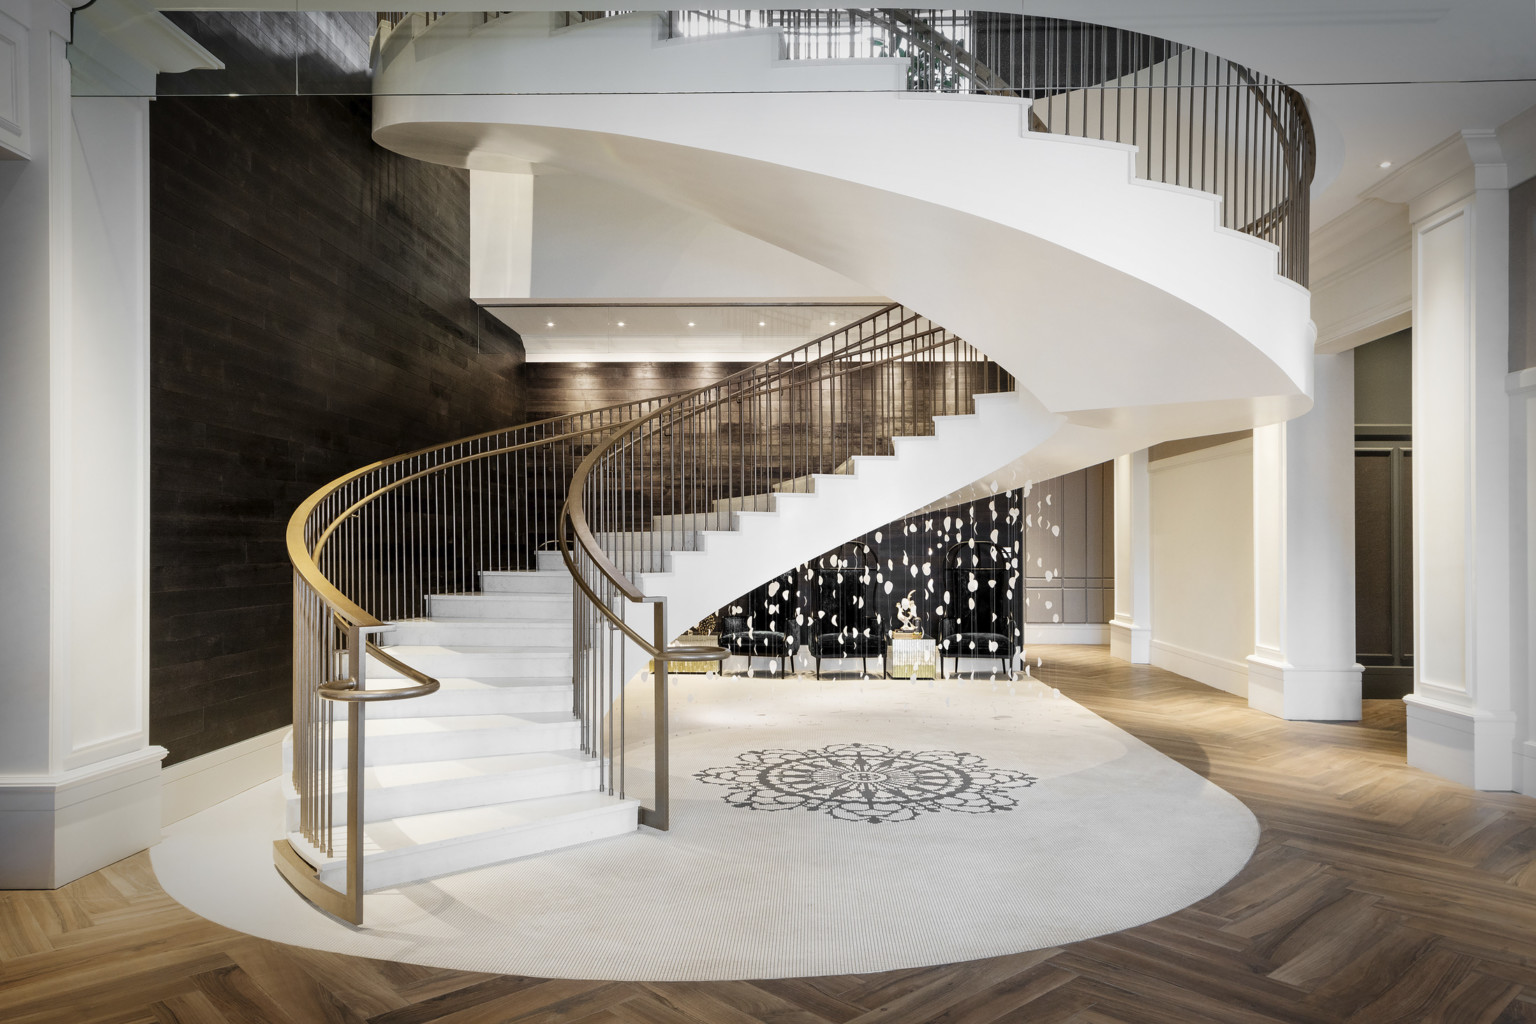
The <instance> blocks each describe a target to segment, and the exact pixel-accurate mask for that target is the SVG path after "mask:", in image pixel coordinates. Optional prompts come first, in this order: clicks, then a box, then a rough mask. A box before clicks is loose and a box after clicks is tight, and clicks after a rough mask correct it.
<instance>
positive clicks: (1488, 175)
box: [1461, 128, 1509, 189]
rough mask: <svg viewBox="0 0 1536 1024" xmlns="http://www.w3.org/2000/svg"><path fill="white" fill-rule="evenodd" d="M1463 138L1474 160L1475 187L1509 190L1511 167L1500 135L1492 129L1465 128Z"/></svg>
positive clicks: (1469, 154) (1462, 133)
mask: <svg viewBox="0 0 1536 1024" xmlns="http://www.w3.org/2000/svg"><path fill="white" fill-rule="evenodd" d="M1461 138H1462V141H1463V142H1465V143H1466V144H1467V155H1468V156H1469V157H1470V158H1471V160H1472V175H1473V181H1474V185H1475V187H1476V188H1480V189H1483V188H1509V165H1508V164H1507V163H1506V162H1505V160H1504V147H1503V146H1502V145H1500V144H1499V133H1498V132H1496V131H1494V130H1493V129H1492V128H1463V129H1462V132H1461Z"/></svg>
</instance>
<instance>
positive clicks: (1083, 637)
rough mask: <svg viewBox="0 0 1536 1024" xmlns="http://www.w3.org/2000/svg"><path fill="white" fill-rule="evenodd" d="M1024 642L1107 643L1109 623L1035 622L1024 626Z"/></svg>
mask: <svg viewBox="0 0 1536 1024" xmlns="http://www.w3.org/2000/svg"><path fill="white" fill-rule="evenodd" d="M1024 642H1025V643H1026V644H1100V645H1102V644H1107V643H1109V625H1108V623H1104V622H1036V623H1026V624H1025V626H1024Z"/></svg>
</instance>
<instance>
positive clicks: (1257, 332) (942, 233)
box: [374, 15, 1315, 479]
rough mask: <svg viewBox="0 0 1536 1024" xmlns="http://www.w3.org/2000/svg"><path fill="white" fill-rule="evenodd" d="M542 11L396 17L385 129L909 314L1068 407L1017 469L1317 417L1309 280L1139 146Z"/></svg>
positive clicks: (729, 40) (840, 71)
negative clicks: (1153, 168)
mask: <svg viewBox="0 0 1536 1024" xmlns="http://www.w3.org/2000/svg"><path fill="white" fill-rule="evenodd" d="M539 17H540V16H536V15H526V16H516V17H513V18H510V19H509V18H507V17H503V18H501V19H498V21H496V22H493V23H491V24H487V25H485V26H484V27H483V28H474V29H471V30H461V29H460V28H459V27H456V26H455V24H454V23H452V22H448V23H446V24H445V23H444V22H443V21H441V20H440V21H439V22H436V23H434V24H433V26H432V27H431V28H429V29H427V30H426V31H425V32H424V33H423V34H422V35H421V37H420V38H411V37H410V34H411V32H414V31H415V28H414V27H413V28H411V29H410V30H409V31H403V30H401V29H397V30H396V34H392V35H391V36H390V37H389V38H387V39H386V40H385V42H384V44H383V46H382V47H381V51H380V58H379V65H378V68H377V70H376V75H375V103H374V138H375V140H376V141H377V142H379V143H380V144H381V145H383V146H385V147H387V148H390V149H393V150H395V151H397V152H400V153H404V154H406V155H409V156H413V157H417V158H419V159H424V160H430V161H434V162H438V163H444V164H448V165H452V166H459V167H472V168H475V169H482V170H504V171H509V172H525V173H526V172H528V171H530V170H533V169H538V168H544V167H548V168H558V169H560V170H563V171H568V172H573V173H577V174H582V175H587V176H591V177H595V178H600V179H605V180H610V181H614V182H618V183H621V184H623V185H624V186H626V187H629V188H633V189H637V190H639V191H643V192H646V193H648V194H650V195H652V196H655V197H657V198H659V199H661V200H663V201H665V202H669V203H672V204H674V205H676V206H679V207H682V208H684V209H687V210H690V211H692V212H694V213H697V214H700V215H702V216H705V217H709V218H711V219H714V220H717V221H719V222H720V223H723V224H725V225H727V226H729V227H731V228H733V229H735V230H738V231H741V232H744V233H746V234H749V235H752V236H754V237H757V238H760V239H762V240H764V241H767V242H770V243H772V244H774V245H777V246H779V247H781V248H784V249H786V250H789V251H791V252H794V253H796V254H798V255H800V256H802V257H805V258H807V259H810V260H812V261H814V262H816V263H820V264H822V265H824V266H826V267H828V268H830V269H832V270H834V271H836V272H838V273H840V274H842V275H844V276H846V277H848V278H851V279H853V280H855V281H858V282H860V283H861V284H863V285H865V286H866V287H867V289H868V291H869V293H870V294H883V295H887V296H890V297H891V298H893V299H894V300H896V301H898V302H901V303H903V304H904V305H906V306H908V307H909V308H912V309H915V310H918V311H920V312H922V313H923V315H925V316H928V317H931V318H932V319H933V320H934V321H935V322H937V323H940V324H943V325H944V326H945V327H946V328H947V329H949V330H951V331H953V332H955V333H956V334H958V335H959V336H960V337H962V338H964V339H965V340H966V341H968V342H969V343H971V344H973V345H975V346H976V347H977V348H979V349H981V350H982V351H984V352H986V353H987V354H988V355H989V356H990V357H992V358H993V359H995V360H996V361H997V362H999V363H1001V364H1002V365H1003V366H1004V367H1005V368H1007V369H1008V370H1009V371H1010V372H1011V373H1013V374H1014V376H1015V377H1016V378H1017V379H1018V380H1019V382H1020V386H1021V387H1023V388H1027V389H1028V391H1029V393H1030V394H1031V395H1032V396H1033V397H1034V398H1035V399H1037V400H1038V401H1039V403H1040V405H1041V406H1042V407H1043V408H1044V409H1046V410H1047V411H1049V412H1052V413H1056V414H1059V415H1060V416H1061V417H1062V425H1061V428H1060V429H1058V430H1056V431H1055V432H1053V433H1052V434H1051V435H1050V436H1049V437H1048V438H1046V439H1044V440H1043V441H1042V443H1041V444H1040V445H1039V446H1038V447H1037V448H1036V449H1035V450H1034V451H1032V452H1030V453H1028V455H1027V456H1026V457H1024V458H1021V459H1019V460H1017V461H1015V462H1014V463H1013V464H1012V465H1011V466H1010V467H1009V469H1010V472H1014V473H1017V474H1018V475H1019V476H1020V477H1021V478H1030V479H1044V478H1047V477H1050V476H1055V475H1057V474H1059V473H1061V472H1066V471H1069V470H1072V469H1077V468H1081V467H1083V466H1086V465H1090V464H1093V463H1096V462H1099V461H1102V460H1103V459H1105V458H1108V457H1111V456H1113V455H1116V454H1121V453H1124V452H1126V451H1132V450H1136V449H1139V448H1143V447H1146V446H1148V445H1149V444H1153V443H1156V442H1158V441H1162V440H1167V439H1171V438H1176V437H1189V436H1195V435H1200V434H1210V433H1221V432H1226V431H1233V430H1242V429H1247V428H1251V427H1254V426H1258V425H1262V424H1266V423H1273V422H1279V421H1281V420H1284V419H1287V418H1290V417H1293V416H1296V415H1299V414H1300V413H1302V412H1304V411H1305V410H1306V409H1307V408H1309V407H1310V404H1311V402H1310V398H1309V397H1308V395H1309V394H1310V391H1311V359H1312V350H1313V340H1314V336H1315V335H1314V330H1313V328H1312V325H1311V322H1310V298H1309V296H1308V294H1307V292H1306V291H1305V289H1303V288H1301V287H1299V286H1298V285H1296V284H1294V283H1293V282H1291V281H1288V280H1286V279H1284V278H1282V277H1280V276H1279V275H1278V274H1277V273H1276V261H1275V249H1274V247H1273V246H1271V245H1270V244H1268V243H1266V242H1263V241H1261V240H1258V239H1256V238H1253V237H1251V236H1249V235H1245V234H1241V233H1239V232H1235V231H1231V230H1228V229H1225V228H1222V227H1220V220H1219V216H1218V213H1219V204H1220V202H1221V200H1220V199H1219V198H1218V197H1216V196H1214V195H1211V194H1207V193H1202V192H1195V191H1192V190H1189V189H1184V188H1179V187H1175V186H1169V185H1163V184H1156V183H1150V182H1147V181H1144V180H1138V179H1136V178H1135V176H1134V159H1133V157H1134V153H1133V150H1132V149H1131V147H1129V146H1124V145H1119V144H1115V143H1107V142H1099V141H1094V140H1085V139H1078V138H1070V137H1065V136H1059V135H1042V134H1037V133H1033V132H1028V131H1025V130H1024V125H1025V124H1026V120H1027V118H1026V115H1027V110H1026V105H1025V104H1024V103H1022V102H1021V101H1017V100H1011V99H1003V98H996V97H985V96H954V95H934V94H921V93H906V92H902V91H893V90H899V89H900V84H899V82H894V83H893V81H892V78H891V70H890V68H889V67H885V66H884V65H883V64H882V63H881V62H879V61H872V62H832V63H833V64H836V65H837V66H836V67H832V66H829V65H823V64H820V63H818V62H791V61H779V60H776V59H775V58H776V49H775V45H776V44H775V43H774V41H773V38H772V34H771V33H767V34H759V36H758V37H757V38H756V39H755V40H752V39H744V38H739V37H737V36H731V35H728V36H717V37H709V38H701V39H688V40H671V41H658V40H657V39H656V29H655V24H654V19H648V18H647V17H644V16H638V15H637V16H634V17H632V18H609V19H603V20H602V21H600V22H592V23H588V24H586V25H579V26H575V27H572V28H569V29H563V30H559V29H557V30H553V31H551V30H550V29H549V28H548V27H547V25H545V24H544V23H542V22H540V21H539ZM541 26H542V27H541ZM712 52H714V53H715V54H716V58H717V59H715V60H714V61H713V63H711V58H710V54H711V53H712ZM866 64H867V65H868V66H863V65H866ZM833 75H836V76H838V77H837V80H836V81H835V82H832V81H831V79H830V78H829V76H833ZM710 76H713V77H710ZM626 89H628V90H632V92H631V93H626ZM838 90H841V91H838ZM861 90H867V91H861ZM467 92H472V93H478V94H479V95H453V93H467ZM529 93H538V95H528V94H529ZM562 93H570V94H562ZM580 93H586V95H578V94H580ZM635 93H643V94H635Z"/></svg>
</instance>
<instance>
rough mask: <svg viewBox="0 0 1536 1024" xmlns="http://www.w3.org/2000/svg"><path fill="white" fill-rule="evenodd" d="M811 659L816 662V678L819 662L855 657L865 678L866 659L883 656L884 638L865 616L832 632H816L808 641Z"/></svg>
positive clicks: (867, 673) (867, 661)
mask: <svg viewBox="0 0 1536 1024" xmlns="http://www.w3.org/2000/svg"><path fill="white" fill-rule="evenodd" d="M811 657H813V658H815V659H816V678H817V679H820V678H821V662H822V660H823V659H827V660H836V659H841V658H858V659H859V671H860V672H862V673H863V674H864V675H869V659H870V658H882V659H883V658H884V657H885V638H884V637H883V636H882V635H881V633H880V630H879V629H878V628H877V627H876V626H875V625H874V618H873V617H869V618H866V619H864V620H863V621H862V622H861V623H857V624H851V625H847V626H844V627H843V628H842V629H840V630H838V631H836V632H833V633H817V634H816V635H815V636H813V637H812V638H811Z"/></svg>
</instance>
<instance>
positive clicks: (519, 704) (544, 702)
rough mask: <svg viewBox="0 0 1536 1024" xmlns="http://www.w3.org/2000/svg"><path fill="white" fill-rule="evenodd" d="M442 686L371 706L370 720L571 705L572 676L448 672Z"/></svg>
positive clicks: (544, 709)
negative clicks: (476, 675) (422, 694)
mask: <svg viewBox="0 0 1536 1024" xmlns="http://www.w3.org/2000/svg"><path fill="white" fill-rule="evenodd" d="M438 682H439V683H440V684H441V689H439V690H438V691H437V692H436V693H430V694H428V695H427V696H425V697H413V698H411V699H409V700H388V701H380V702H378V703H375V704H371V705H369V707H368V720H369V721H370V722H371V721H375V720H378V719H384V718H437V717H440V716H445V715H522V714H531V713H535V712H551V711H565V712H569V711H570V709H571V677H570V676H569V675H565V676H522V677H512V678H497V677H489V678H474V679H471V678H466V677H463V676H447V677H445V678H441V679H439V680H438Z"/></svg>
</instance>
